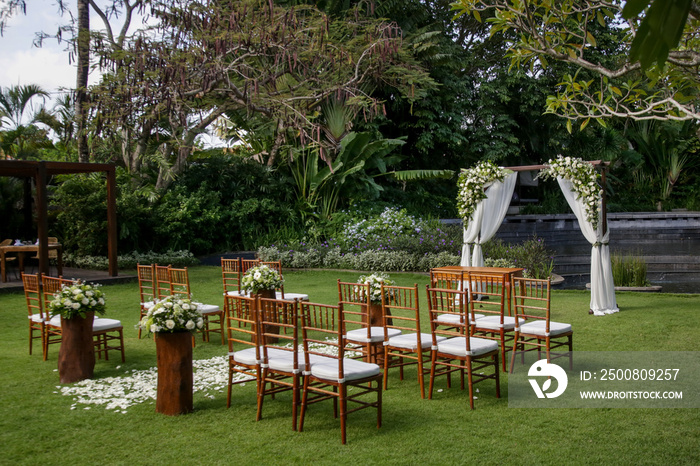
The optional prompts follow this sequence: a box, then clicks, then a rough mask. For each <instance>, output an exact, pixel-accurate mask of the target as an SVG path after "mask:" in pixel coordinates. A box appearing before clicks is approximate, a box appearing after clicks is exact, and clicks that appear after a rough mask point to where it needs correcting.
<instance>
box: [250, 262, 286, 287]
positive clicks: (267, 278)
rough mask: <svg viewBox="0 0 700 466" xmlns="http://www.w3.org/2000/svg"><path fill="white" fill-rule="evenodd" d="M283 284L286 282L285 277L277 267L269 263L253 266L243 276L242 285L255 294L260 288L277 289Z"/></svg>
mask: <svg viewBox="0 0 700 466" xmlns="http://www.w3.org/2000/svg"><path fill="white" fill-rule="evenodd" d="M282 284H284V279H283V278H282V277H280V274H279V273H278V272H277V271H276V270H275V269H272V268H270V267H268V266H267V265H258V266H256V267H251V268H249V269H248V270H247V271H246V273H245V274H244V275H243V278H241V287H242V288H243V289H244V290H245V291H247V292H249V293H253V294H255V293H257V292H258V291H260V290H275V289H277V288H279V287H281V286H282Z"/></svg>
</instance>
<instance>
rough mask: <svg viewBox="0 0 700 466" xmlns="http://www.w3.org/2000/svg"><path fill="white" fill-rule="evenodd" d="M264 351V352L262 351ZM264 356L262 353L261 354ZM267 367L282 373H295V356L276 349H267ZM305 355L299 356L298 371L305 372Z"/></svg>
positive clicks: (289, 352)
mask: <svg viewBox="0 0 700 466" xmlns="http://www.w3.org/2000/svg"><path fill="white" fill-rule="evenodd" d="M261 351H262V350H261ZM261 354H262V353H261ZM267 365H268V366H269V368H270V369H272V370H275V371H281V372H293V371H294V354H293V353H292V352H291V351H285V350H281V349H275V348H270V347H268V348H267ZM304 366H305V362H304V353H298V354H297V369H299V370H304Z"/></svg>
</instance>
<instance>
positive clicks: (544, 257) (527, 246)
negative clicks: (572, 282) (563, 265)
mask: <svg viewBox="0 0 700 466" xmlns="http://www.w3.org/2000/svg"><path fill="white" fill-rule="evenodd" d="M483 251H484V264H486V261H487V260H489V259H490V260H497V259H504V260H505V263H508V264H511V265H510V267H522V268H524V269H525V274H524V275H525V276H526V277H530V278H540V279H543V278H548V277H550V276H551V275H552V271H553V269H554V258H553V253H552V251H550V250H549V249H547V247H546V246H545V243H544V241H543V240H542V238H538V237H537V236H533V237H532V238H530V239H528V240H527V241H525V242H523V243H521V244H508V243H504V242H503V241H502V240H500V239H493V240H491V241H489V242H487V243H486V244H484V247H483Z"/></svg>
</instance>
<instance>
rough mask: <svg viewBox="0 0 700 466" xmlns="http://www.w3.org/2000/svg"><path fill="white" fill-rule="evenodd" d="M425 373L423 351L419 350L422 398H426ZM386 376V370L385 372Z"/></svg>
mask: <svg viewBox="0 0 700 466" xmlns="http://www.w3.org/2000/svg"><path fill="white" fill-rule="evenodd" d="M424 375H425V374H424V373H423V353H422V352H421V351H420V350H418V384H419V385H420V398H421V400H425V385H424V382H425V380H424ZM384 377H386V371H385V372H384Z"/></svg>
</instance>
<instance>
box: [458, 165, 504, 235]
mask: <svg viewBox="0 0 700 466" xmlns="http://www.w3.org/2000/svg"><path fill="white" fill-rule="evenodd" d="M509 173H511V171H510V170H506V169H505V168H502V167H498V166H496V165H495V164H494V163H493V162H491V161H489V160H482V161H481V162H479V163H478V164H476V166H475V167H474V168H470V169H462V172H461V173H460V174H459V179H458V180H457V187H458V193H457V212H458V213H459V216H460V217H461V218H462V220H463V221H464V227H465V228H466V226H467V224H468V223H469V222H470V221H471V219H472V216H473V215H474V211H475V210H476V206H477V205H478V204H479V202H481V201H482V200H484V199H486V192H485V189H486V188H487V187H488V186H490V185H491V184H492V183H494V182H496V181H503V180H504V179H505V177H506V176H507V175H508V174H509Z"/></svg>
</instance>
